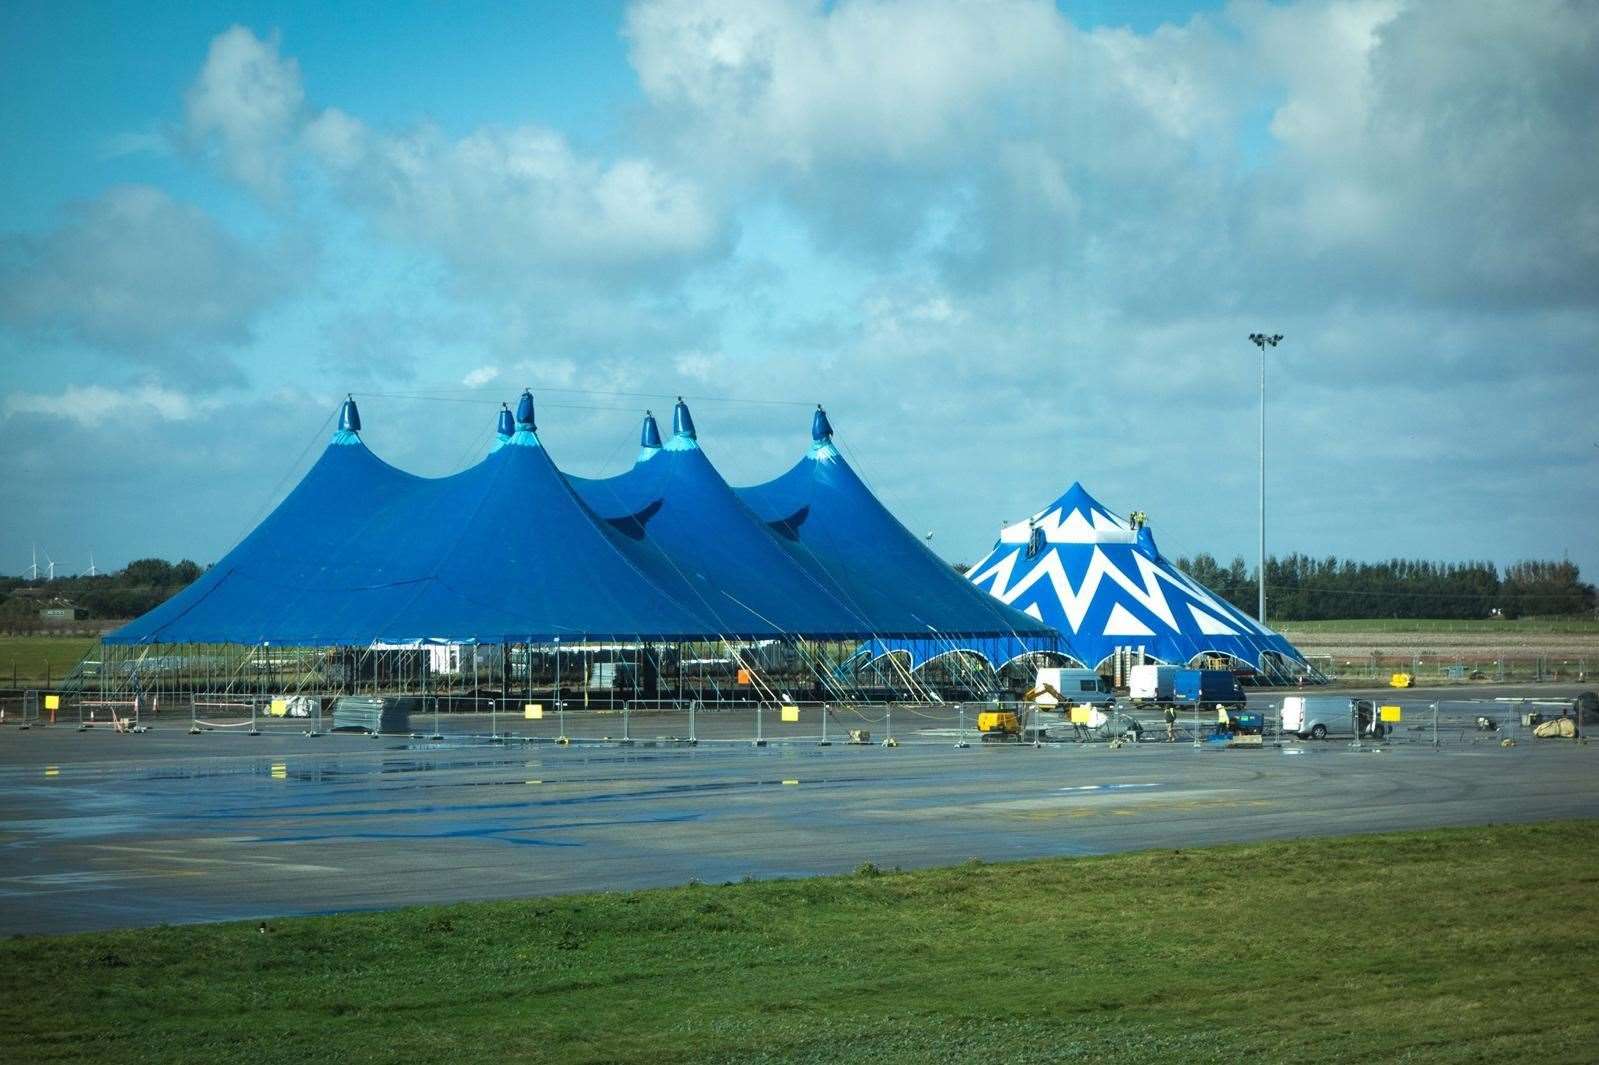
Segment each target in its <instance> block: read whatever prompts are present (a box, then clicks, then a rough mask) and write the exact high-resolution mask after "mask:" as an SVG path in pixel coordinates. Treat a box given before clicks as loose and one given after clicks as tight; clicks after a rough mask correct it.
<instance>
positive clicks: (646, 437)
mask: <svg viewBox="0 0 1599 1065" xmlns="http://www.w3.org/2000/svg"><path fill="white" fill-rule="evenodd" d="M638 445H639V447H649V448H657V447H660V446H661V427H660V426H658V425H656V424H655V415H654V414H653V413H652V412H650V411H645V412H644V428H643V429H641V430H639V434H638Z"/></svg>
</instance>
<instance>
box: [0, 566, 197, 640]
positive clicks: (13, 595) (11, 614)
mask: <svg viewBox="0 0 1599 1065" xmlns="http://www.w3.org/2000/svg"><path fill="white" fill-rule="evenodd" d="M203 572H205V570H204V569H203V568H201V566H200V565H199V564H198V563H196V562H192V561H190V560H189V559H183V560H182V561H180V562H168V561H167V560H166V559H164V558H141V559H139V560H137V561H135V562H129V563H128V564H127V565H126V566H124V567H123V568H122V569H120V570H117V571H116V572H114V573H101V574H96V575H95V576H93V577H89V576H80V577H57V578H56V579H55V580H44V579H40V580H29V579H27V578H26V577H0V623H3V624H4V625H5V626H6V628H8V629H13V630H15V629H27V628H44V627H47V626H46V625H45V624H44V623H43V622H41V620H40V618H39V611H40V610H42V609H43V608H44V607H46V606H51V605H54V604H55V601H56V600H63V601H65V602H67V603H70V604H71V605H72V606H73V607H75V608H76V609H77V610H79V611H81V612H83V614H85V615H86V616H87V618H88V619H89V620H120V619H123V618H135V617H138V616H139V615H140V614H143V613H144V612H145V611H147V610H151V609H153V608H155V607H157V606H160V605H161V604H162V603H164V602H166V601H167V600H168V599H170V598H172V597H173V596H174V595H176V594H178V593H179V592H181V591H182V590H183V589H184V588H187V587H188V586H189V585H190V584H191V583H193V582H194V580H195V578H197V577H199V576H200V574H201V573H203Z"/></svg>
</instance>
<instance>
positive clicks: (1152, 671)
mask: <svg viewBox="0 0 1599 1065" xmlns="http://www.w3.org/2000/svg"><path fill="white" fill-rule="evenodd" d="M1176 680H1177V667H1176V666H1134V667H1133V668H1132V669H1129V670H1128V671H1127V697H1128V698H1129V699H1131V700H1132V701H1133V702H1134V703H1137V704H1139V705H1143V704H1146V703H1154V704H1155V705H1157V706H1159V705H1162V704H1164V703H1169V702H1171V701H1172V695H1173V691H1174V689H1173V685H1174V684H1175V683H1176Z"/></svg>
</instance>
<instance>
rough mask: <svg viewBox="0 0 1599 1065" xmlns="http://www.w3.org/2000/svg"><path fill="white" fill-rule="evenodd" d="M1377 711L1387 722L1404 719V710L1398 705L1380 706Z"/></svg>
mask: <svg viewBox="0 0 1599 1065" xmlns="http://www.w3.org/2000/svg"><path fill="white" fill-rule="evenodd" d="M1377 713H1378V714H1379V715H1380V716H1381V718H1382V720H1383V721H1385V722H1399V721H1403V720H1404V711H1403V710H1401V709H1400V708H1399V707H1397V706H1379V707H1378V708H1377Z"/></svg>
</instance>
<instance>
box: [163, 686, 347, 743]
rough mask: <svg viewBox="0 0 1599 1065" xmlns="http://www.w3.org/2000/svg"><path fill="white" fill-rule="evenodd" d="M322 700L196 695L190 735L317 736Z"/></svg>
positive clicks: (192, 699) (191, 700) (191, 701)
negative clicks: (291, 734) (286, 734)
mask: <svg viewBox="0 0 1599 1065" xmlns="http://www.w3.org/2000/svg"><path fill="white" fill-rule="evenodd" d="M322 703H323V701H322V699H320V698H306V697H291V698H257V697H255V696H248V695H236V694H230V693H226V692H195V693H194V694H193V695H191V696H190V697H189V707H188V709H189V734H190V735H194V736H198V735H201V734H202V733H207V732H238V733H242V734H244V735H246V736H260V735H264V734H270V733H279V734H281V733H296V732H297V733H301V734H303V735H307V736H320V735H322V733H323V732H324V731H325V730H324V728H323V720H324V719H323V708H322Z"/></svg>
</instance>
